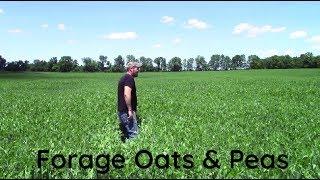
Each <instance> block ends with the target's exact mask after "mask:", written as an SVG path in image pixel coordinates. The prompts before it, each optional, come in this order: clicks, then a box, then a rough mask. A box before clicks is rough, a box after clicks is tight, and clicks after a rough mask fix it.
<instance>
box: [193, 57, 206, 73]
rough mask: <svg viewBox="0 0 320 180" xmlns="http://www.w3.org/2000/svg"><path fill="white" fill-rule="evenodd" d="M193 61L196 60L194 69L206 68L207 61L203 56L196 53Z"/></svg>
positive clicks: (203, 69) (201, 69)
mask: <svg viewBox="0 0 320 180" xmlns="http://www.w3.org/2000/svg"><path fill="white" fill-rule="evenodd" d="M195 61H196V71H206V70H208V65H207V62H206V60H205V58H204V57H203V56H200V55H198V56H197V57H196V59H195Z"/></svg>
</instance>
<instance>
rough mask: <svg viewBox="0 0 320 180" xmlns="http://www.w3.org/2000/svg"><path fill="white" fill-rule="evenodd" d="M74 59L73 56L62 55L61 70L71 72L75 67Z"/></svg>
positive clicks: (59, 65) (59, 63)
mask: <svg viewBox="0 0 320 180" xmlns="http://www.w3.org/2000/svg"><path fill="white" fill-rule="evenodd" d="M74 65H75V63H74V61H73V59H72V58H71V56H62V57H61V58H60V60H59V62H58V67H59V71H60V72H70V71H72V70H73V69H74Z"/></svg>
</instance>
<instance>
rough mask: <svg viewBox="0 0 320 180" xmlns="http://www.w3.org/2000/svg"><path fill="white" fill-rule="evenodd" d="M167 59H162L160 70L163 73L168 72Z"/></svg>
mask: <svg viewBox="0 0 320 180" xmlns="http://www.w3.org/2000/svg"><path fill="white" fill-rule="evenodd" d="M166 61H167V60H166V58H161V63H160V69H161V71H166V70H167V62H166Z"/></svg>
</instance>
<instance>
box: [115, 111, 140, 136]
mask: <svg viewBox="0 0 320 180" xmlns="http://www.w3.org/2000/svg"><path fill="white" fill-rule="evenodd" d="M118 117H119V121H120V124H121V126H122V128H121V129H122V132H123V134H124V136H125V138H126V139H131V138H134V137H136V136H137V135H138V122H137V117H136V113H135V112H134V114H133V116H132V118H130V119H129V118H128V114H127V113H126V112H118Z"/></svg>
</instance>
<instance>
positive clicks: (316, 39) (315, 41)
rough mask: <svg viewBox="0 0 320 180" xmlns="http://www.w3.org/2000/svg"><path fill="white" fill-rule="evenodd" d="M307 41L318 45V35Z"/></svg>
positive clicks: (319, 42)
mask: <svg viewBox="0 0 320 180" xmlns="http://www.w3.org/2000/svg"><path fill="white" fill-rule="evenodd" d="M308 41H309V42H311V43H317V44H320V35H317V36H312V37H311V38H310V39H309V40H308Z"/></svg>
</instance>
